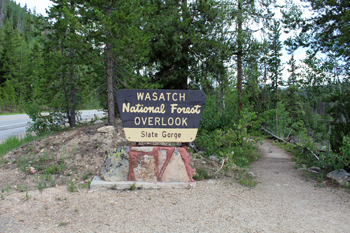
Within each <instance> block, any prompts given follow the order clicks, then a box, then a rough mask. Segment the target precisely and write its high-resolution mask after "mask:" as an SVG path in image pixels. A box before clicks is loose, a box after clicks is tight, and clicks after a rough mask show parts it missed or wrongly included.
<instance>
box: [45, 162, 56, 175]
mask: <svg viewBox="0 0 350 233" xmlns="http://www.w3.org/2000/svg"><path fill="white" fill-rule="evenodd" d="M58 171H59V167H58V164H55V165H49V166H47V167H46V169H45V171H44V173H46V174H55V173H58Z"/></svg>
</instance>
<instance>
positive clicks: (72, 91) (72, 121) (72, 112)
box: [69, 48, 76, 128]
mask: <svg viewBox="0 0 350 233" xmlns="http://www.w3.org/2000/svg"><path fill="white" fill-rule="evenodd" d="M69 57H70V58H71V60H72V67H71V72H70V80H69V81H70V88H69V92H70V96H69V112H70V118H69V125H70V127H72V128H73V127H75V126H76V124H75V89H74V86H75V85H74V78H75V77H74V76H75V74H74V62H73V59H74V49H72V48H71V49H70V52H69Z"/></svg>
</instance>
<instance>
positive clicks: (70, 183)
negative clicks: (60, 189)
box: [67, 180, 78, 193]
mask: <svg viewBox="0 0 350 233" xmlns="http://www.w3.org/2000/svg"><path fill="white" fill-rule="evenodd" d="M67 189H68V191H69V192H72V193H74V192H76V191H78V188H77V187H76V186H75V185H74V183H73V181H72V180H69V181H68V182H67Z"/></svg>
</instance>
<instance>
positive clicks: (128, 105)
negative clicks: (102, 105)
mask: <svg viewBox="0 0 350 233" xmlns="http://www.w3.org/2000/svg"><path fill="white" fill-rule="evenodd" d="M129 108H130V103H128V104H125V103H123V112H124V110H125V111H126V112H129Z"/></svg>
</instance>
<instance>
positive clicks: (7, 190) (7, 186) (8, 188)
mask: <svg viewBox="0 0 350 233" xmlns="http://www.w3.org/2000/svg"><path fill="white" fill-rule="evenodd" d="M6 192H7V194H9V192H10V185H9V183H7V185H6Z"/></svg>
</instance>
